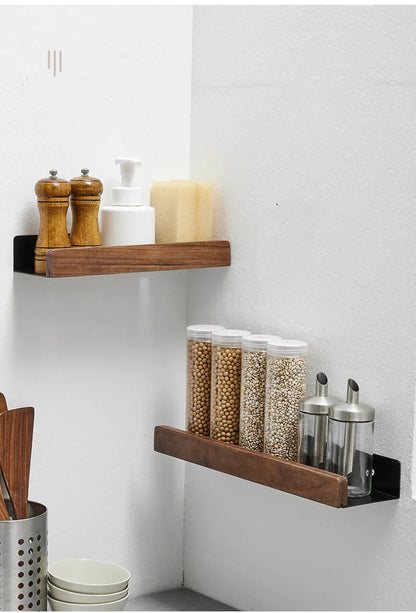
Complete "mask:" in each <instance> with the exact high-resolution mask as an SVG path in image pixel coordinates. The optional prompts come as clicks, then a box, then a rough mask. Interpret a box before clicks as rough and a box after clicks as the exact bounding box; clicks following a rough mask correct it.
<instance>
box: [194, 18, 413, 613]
mask: <svg viewBox="0 0 416 613" xmlns="http://www.w3.org/2000/svg"><path fill="white" fill-rule="evenodd" d="M415 32H416V8H415V7H411V6H409V7H358V6H353V7H312V6H307V7H301V6H297V7H283V6H268V7H260V6H244V7H241V6H240V7H238V6H229V7H224V6H223V7H221V6H218V7H213V6H211V7H202V6H198V7H196V8H195V13H194V49H193V102H192V167H191V174H192V176H193V178H198V177H203V178H204V179H205V180H212V181H213V182H214V183H215V184H216V185H217V186H218V188H219V192H220V195H219V211H218V215H217V235H218V237H221V238H230V240H231V243H232V266H231V268H230V269H229V270H228V271H227V272H226V273H225V274H219V273H218V272H217V271H211V272H210V273H209V276H208V277H207V276H205V277H204V278H202V277H201V276H200V275H199V274H198V273H197V272H192V274H191V275H190V301H189V315H188V320H189V323H202V322H204V321H209V322H212V323H214V322H216V323H219V324H225V325H228V326H234V327H242V328H248V329H251V330H252V331H256V332H271V333H278V334H281V335H282V336H285V337H292V338H301V339H305V340H307V341H308V343H310V362H309V389H310V390H311V391H312V388H311V387H310V386H311V383H312V380H313V378H314V375H315V373H316V372H318V370H321V369H322V370H324V371H325V372H327V374H328V376H329V381H330V385H331V391H332V392H333V393H336V394H338V395H344V393H345V387H346V380H347V378H348V377H353V378H355V379H356V380H357V381H358V382H359V385H360V387H361V390H362V400H363V401H364V402H369V403H372V404H373V405H374V406H375V407H377V421H376V444H375V447H376V452H378V453H382V454H384V455H390V456H392V457H396V458H399V459H400V460H401V461H402V462H403V482H402V486H403V496H402V499H401V500H400V501H399V502H390V503H383V504H379V505H371V506H366V507H362V508H352V509H347V510H334V509H331V508H327V507H325V506H323V505H318V504H316V503H313V502H308V501H305V500H302V499H299V498H295V497H291V496H289V495H286V494H284V493H281V492H277V491H274V490H271V489H267V488H264V487H261V486H259V485H255V484H251V483H248V482H244V481H240V480H238V479H235V478H232V477H228V476H225V475H221V474H217V473H214V472H210V471H208V470H207V469H204V468H200V467H196V466H192V465H189V466H187V468H186V506H185V509H186V514H185V582H186V585H187V586H188V587H190V588H193V589H196V590H198V591H201V592H203V593H205V594H208V595H210V596H214V597H216V598H218V599H220V600H223V601H225V602H227V603H230V604H232V605H234V606H236V607H238V608H243V609H256V610H277V609H280V610H285V609H289V610H298V609H301V610H303V609H312V610H313V609H319V610H326V609H328V610H344V609H363V610H365V609H399V610H402V609H414V608H415V605H416V587H415V583H414V576H415V573H416V549H415V519H416V504H415V502H414V501H413V500H412V499H411V487H410V485H411V479H410V477H411V475H410V470H411V455H412V436H413V415H414V404H415V389H414V387H415V386H414V381H415V364H416V360H415V345H416V329H415V299H416V291H415V290H416V288H415V283H414V271H415V263H416V262H415V259H416V258H415V255H416V249H415V238H414V237H415V234H416V208H415V202H414V194H415V186H416V181H415V176H416V172H415V171H416V168H415V159H416V147H415V138H414V136H415V130H414V126H415V123H416V107H415V104H414V91H415V83H416V82H415V72H414V58H415V55H416V34H415ZM276 203H278V206H276ZM207 279H208V281H207Z"/></svg>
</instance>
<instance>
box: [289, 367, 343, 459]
mask: <svg viewBox="0 0 416 613" xmlns="http://www.w3.org/2000/svg"><path fill="white" fill-rule="evenodd" d="M339 402H340V401H339V399H338V398H334V397H332V396H328V377H327V376H326V374H325V373H324V372H318V374H317V375H316V383H315V396H307V397H306V398H302V400H301V401H300V404H299V455H298V461H299V462H300V463H301V464H307V465H308V466H313V467H314V468H321V469H323V470H325V460H326V443H327V435H328V414H329V408H330V407H331V406H332V405H334V404H336V403H339Z"/></svg>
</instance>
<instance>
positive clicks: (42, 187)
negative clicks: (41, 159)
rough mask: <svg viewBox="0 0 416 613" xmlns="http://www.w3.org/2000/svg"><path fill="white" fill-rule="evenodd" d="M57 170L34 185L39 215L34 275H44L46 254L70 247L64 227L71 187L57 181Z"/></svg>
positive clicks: (66, 183) (59, 180)
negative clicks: (57, 248)
mask: <svg viewBox="0 0 416 613" xmlns="http://www.w3.org/2000/svg"><path fill="white" fill-rule="evenodd" d="M57 174H58V171H57V170H50V171H49V177H48V178H47V179H40V181H38V182H37V183H36V185H35V193H36V196H37V197H38V208H39V215H40V227H39V234H38V238H37V240H36V245H35V273H36V274H38V275H44V274H46V252H47V250H48V249H53V248H54V247H70V246H71V241H70V240H69V236H68V230H67V227H66V212H67V210H68V206H69V194H70V193H71V186H70V184H69V182H68V181H65V179H58V177H57Z"/></svg>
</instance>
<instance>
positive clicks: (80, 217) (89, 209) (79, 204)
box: [70, 168, 103, 247]
mask: <svg viewBox="0 0 416 613" xmlns="http://www.w3.org/2000/svg"><path fill="white" fill-rule="evenodd" d="M88 173H89V170H88V168H82V169H81V174H82V176H81V177H75V178H74V179H71V181H70V184H71V210H72V229H71V245H72V246H73V247H93V246H94V245H102V240H101V235H100V230H99V228H98V209H99V208H100V196H101V194H102V193H103V184H102V183H101V181H100V180H99V179H94V178H93V177H90V176H89V175H88Z"/></svg>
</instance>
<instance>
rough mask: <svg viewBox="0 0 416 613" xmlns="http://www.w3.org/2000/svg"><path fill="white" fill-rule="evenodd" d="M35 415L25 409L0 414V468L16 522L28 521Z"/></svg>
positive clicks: (29, 408)
mask: <svg viewBox="0 0 416 613" xmlns="http://www.w3.org/2000/svg"><path fill="white" fill-rule="evenodd" d="M34 412H35V411H34V409H33V407H24V408H22V409H14V410H13V411H4V412H3V413H1V414H0V441H1V445H0V465H1V470H2V473H3V477H4V480H5V483H6V486H7V489H8V491H9V495H10V500H11V503H12V506H13V510H14V513H15V519H25V518H26V517H27V499H28V491H29V473H30V458H31V453H32V435H33V419H34Z"/></svg>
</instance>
